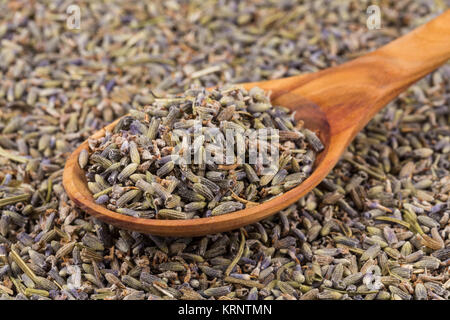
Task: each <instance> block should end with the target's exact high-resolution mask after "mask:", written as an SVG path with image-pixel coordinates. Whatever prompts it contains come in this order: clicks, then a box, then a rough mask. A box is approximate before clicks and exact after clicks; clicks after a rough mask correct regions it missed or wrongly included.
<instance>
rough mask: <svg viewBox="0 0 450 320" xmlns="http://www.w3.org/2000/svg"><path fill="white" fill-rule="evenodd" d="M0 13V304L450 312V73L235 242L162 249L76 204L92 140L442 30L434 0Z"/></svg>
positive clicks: (436, 75)
mask: <svg viewBox="0 0 450 320" xmlns="http://www.w3.org/2000/svg"><path fill="white" fill-rule="evenodd" d="M370 4H372V2H371V1H350V0H348V1H331V0H330V1H322V0H317V1H293V0H292V1H291V0H284V1H268V0H252V1H245V2H243V1H226V2H223V1H216V0H192V1H183V0H180V1H173V0H169V1H161V2H154V1H152V2H147V3H144V2H126V1H119V0H112V1H108V2H107V3H100V2H95V3H93V2H88V1H81V0H80V1H77V5H79V6H80V7H81V13H82V16H81V25H80V30H67V29H66V18H67V15H66V8H67V7H66V6H65V5H61V2H55V1H39V2H33V3H31V4H30V3H29V2H24V1H23V2H22V1H10V2H1V3H0V43H1V45H0V147H1V149H0V166H1V168H2V170H1V171H0V214H1V217H0V297H1V299H250V300H252V299H355V300H356V299H449V292H450V280H449V279H450V275H449V258H450V250H449V247H450V224H449V216H450V204H449V192H450V189H449V188H450V178H449V177H450V171H449V168H450V159H449V154H450V139H449V136H450V134H449V133H450V128H449V122H450V112H449V104H450V65H448V64H447V65H445V66H443V67H442V68H440V69H439V70H437V71H436V72H433V73H432V74H431V75H430V76H428V77H426V78H425V79H423V80H422V81H420V82H419V83H417V84H416V85H414V86H412V87H411V88H410V89H409V90H408V91H407V92H405V93H404V94H402V95H401V96H400V97H399V98H398V99H396V100H395V101H394V102H393V103H392V104H390V105H389V106H387V107H386V108H385V109H384V110H383V111H382V112H380V113H379V114H378V115H377V116H376V117H375V118H374V119H373V120H372V121H371V122H370V123H369V124H368V126H367V127H366V128H365V129H364V130H363V131H362V132H361V133H360V134H359V135H358V136H357V137H356V139H355V141H354V142H353V143H352V144H351V145H350V146H349V148H348V152H347V154H345V155H344V157H343V159H342V160H341V161H340V162H339V163H338V164H337V166H336V167H335V168H334V170H333V171H332V172H331V173H330V174H329V176H328V177H327V179H326V180H325V181H324V182H323V183H322V184H321V185H319V186H318V187H317V188H316V189H314V191H313V192H311V193H310V194H309V195H307V196H306V197H304V198H303V199H301V200H300V201H299V202H298V203H297V204H296V205H294V206H291V207H290V208H288V209H286V210H284V211H283V212H280V213H279V214H277V215H275V216H273V217H271V218H269V219H267V220H264V221H261V222H260V223H256V224H254V225H250V226H247V227H245V228H243V229H242V230H241V231H233V232H226V233H221V234H216V235H210V236H205V237H199V238H160V237H154V236H148V235H144V234H139V233H136V232H128V231H125V230H119V229H117V228H114V227H111V226H109V225H105V224H103V223H101V222H99V221H96V220H95V219H93V218H92V217H90V216H89V215H87V214H85V213H84V212H83V211H82V210H80V209H79V208H76V207H75V206H74V204H73V203H72V202H71V201H70V200H69V199H68V197H67V195H66V193H65V191H64V189H63V187H62V184H61V177H62V169H63V167H64V164H65V159H66V158H67V157H68V155H69V154H70V153H71V152H72V151H73V150H74V149H75V148H76V147H77V146H78V145H79V144H80V143H81V142H83V141H84V140H86V139H87V138H88V137H89V136H90V135H92V134H93V133H94V132H95V131H97V130H99V129H100V128H102V127H103V126H104V125H106V124H107V123H109V122H111V121H112V120H114V119H116V118H118V117H120V116H123V115H124V114H126V113H127V112H129V111H130V110H132V109H136V110H138V111H142V110H143V109H144V107H145V106H146V105H149V104H151V103H153V102H154V99H155V98H154V96H153V95H152V93H151V92H153V93H155V94H156V95H157V96H165V95H167V94H175V93H180V92H184V91H186V90H188V89H189V88H190V87H191V86H192V85H194V86H196V87H210V86H214V85H222V84H224V83H239V82H248V81H258V80H263V79H269V78H280V77H284V76H289V75H295V74H299V73H304V72H313V71H317V70H320V69H323V68H326V67H329V66H333V65H336V64H339V63H342V62H343V61H347V60H350V59H352V58H354V57H357V56H359V55H362V54H364V53H366V52H368V51H371V50H373V49H375V48H376V47H379V46H381V45H383V44H385V43H387V42H388V41H391V40H393V39H394V38H396V37H398V36H400V35H402V34H404V33H405V32H407V31H409V30H411V29H413V28H414V27H416V26H417V25H419V24H422V23H424V22H425V21H426V20H428V19H430V18H432V17H433V16H435V15H436V14H438V13H439V12H441V11H442V10H443V9H445V7H446V6H445V3H444V2H440V1H420V2H418V1H412V0H390V1H384V2H383V3H380V8H381V17H382V26H381V29H379V30H368V29H367V26H366V20H367V15H366V14H365V12H366V9H367V7H368V6H369V5H370Z"/></svg>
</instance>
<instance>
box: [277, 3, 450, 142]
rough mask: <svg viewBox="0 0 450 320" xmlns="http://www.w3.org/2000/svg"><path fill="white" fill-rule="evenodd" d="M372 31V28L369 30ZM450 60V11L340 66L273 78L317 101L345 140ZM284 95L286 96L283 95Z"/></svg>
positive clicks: (280, 86)
mask: <svg viewBox="0 0 450 320" xmlns="http://www.w3.org/2000/svg"><path fill="white" fill-rule="evenodd" d="M368 32H373V31H368ZM448 59H450V10H447V11H445V12H444V13H443V14H441V15H440V16H438V17H437V18H435V19H433V20H431V21H430V22H428V23H427V24H425V25H423V26H421V27H419V28H417V29H415V30H414V31H412V32H410V33H408V34H407V35H405V36H403V37H401V38H398V39H396V40H395V41H393V42H391V43H389V44H387V45H385V46H383V47H381V48H380V49H378V50H376V51H373V52H371V53H368V54H366V55H364V56H362V57H359V58H357V59H355V60H352V61H349V62H347V63H344V64H342V65H339V66H337V67H333V68H329V69H325V70H323V71H320V72H316V73H313V74H309V75H301V76H297V77H291V78H285V79H280V80H278V81H279V83H274V82H276V80H272V82H269V86H272V87H273V88H275V89H277V88H278V87H279V88H281V89H282V90H281V89H280V90H278V92H279V94H280V95H281V96H283V94H284V93H283V91H284V92H289V93H290V94H297V95H299V96H302V97H305V98H306V99H308V100H310V101H312V102H314V103H315V104H316V105H318V106H320V109H321V110H322V111H324V113H325V114H326V115H327V118H328V121H329V122H330V124H331V127H332V128H331V130H332V132H331V133H332V134H341V133H344V132H345V133H346V137H347V138H346V139H345V140H346V143H348V142H349V141H350V140H351V139H352V138H353V136H354V135H355V134H356V133H357V132H359V131H360V130H361V129H362V128H363V127H364V126H365V125H366V124H367V122H369V120H370V119H372V117H373V116H374V115H375V114H376V113H377V112H378V111H379V110H380V109H382V108H383V107H384V106H385V105H386V104H387V103H389V102H390V101H391V100H392V99H394V98H395V97H396V96H397V95H398V94H399V93H400V92H402V91H404V90H406V88H408V87H409V86H410V85H411V84H413V83H414V82H416V81H417V80H419V79H420V78H422V77H424V76H425V75H427V74H428V73H430V72H431V71H433V70H434V69H436V68H438V67H439V66H441V65H442V64H444V63H445V62H446V61H447V60H448ZM281 98H282V97H281Z"/></svg>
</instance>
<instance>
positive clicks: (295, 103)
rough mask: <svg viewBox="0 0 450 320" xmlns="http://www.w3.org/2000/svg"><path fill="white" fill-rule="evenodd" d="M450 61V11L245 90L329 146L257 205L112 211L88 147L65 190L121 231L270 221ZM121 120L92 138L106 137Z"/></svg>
mask: <svg viewBox="0 0 450 320" xmlns="http://www.w3.org/2000/svg"><path fill="white" fill-rule="evenodd" d="M367 32H376V31H367ZM449 58H450V10H447V11H445V12H444V13H443V14H441V15H440V16H439V17H437V18H435V19H434V20H432V21H430V22H428V23H427V24H425V25H423V26H421V27H419V28H417V29H416V30H414V31H412V32H411V33H409V34H407V35H406V36H403V37H401V38H399V39H397V40H395V41H393V42H391V43H389V44H388V45H386V46H384V47H382V48H380V49H378V50H376V51H374V52H372V53H369V54H366V55H364V56H362V57H360V58H357V59H355V60H353V61H350V62H347V63H345V64H342V65H340V66H337V67H333V68H329V69H326V70H323V71H320V72H316V73H312V74H307V75H300V76H295V77H289V78H284V79H279V80H270V81H263V82H256V83H245V84H243V86H244V87H245V88H246V89H250V88H251V87H253V86H259V87H261V88H263V89H265V90H271V91H272V96H271V97H272V102H273V103H274V104H277V105H282V106H285V107H288V108H289V109H291V110H295V111H296V119H303V120H304V122H305V125H306V127H308V128H309V129H311V130H314V131H316V132H319V137H320V139H321V140H322V142H324V144H325V146H326V148H325V149H324V150H323V151H322V152H321V153H320V154H319V155H318V158H317V160H316V164H315V169H314V171H313V173H312V174H311V176H310V177H309V178H308V179H306V180H305V181H304V182H303V183H302V184H301V185H299V186H297V187H296V188H294V189H291V190H289V191H288V192H286V193H284V194H283V195H281V196H279V197H277V198H275V199H274V200H271V201H268V202H265V203H263V204H260V205H257V206H254V207H250V208H247V209H244V210H240V211H236V212H233V213H229V214H225V215H221V216H216V217H209V218H201V219H191V220H158V219H143V218H134V217H130V216H126V215H123V214H119V213H116V212H113V211H110V210H108V209H106V208H105V207H104V206H102V205H98V204H96V203H95V202H94V201H93V198H92V195H91V193H90V191H89V190H88V188H87V181H86V178H85V175H84V172H83V170H82V169H81V168H80V167H79V165H78V155H79V153H80V151H81V150H83V149H87V148H88V143H87V141H85V142H83V143H82V144H81V145H80V146H79V147H78V148H77V149H76V150H75V151H74V152H73V153H72V154H71V156H70V157H69V159H68V160H67V163H66V166H65V169H64V176H63V184H64V187H65V189H66V192H67V194H68V195H69V197H70V198H71V199H72V200H73V201H74V203H75V204H76V205H77V206H79V207H80V208H82V209H83V210H85V211H87V212H88V213H90V214H92V215H94V216H96V217H98V218H99V219H101V220H103V221H105V222H107V223H111V224H113V225H115V226H118V227H120V228H125V229H129V230H135V231H139V232H143V233H150V234H154V235H162V236H200V235H205V234H212V233H217V232H222V231H227V230H232V229H236V228H239V227H242V226H244V225H247V224H251V223H254V222H256V221H259V220H261V219H264V218H267V217H268V216H270V215H272V214H274V213H276V212H278V211H280V210H282V209H284V208H286V207H287V206H290V205H291V204H293V203H294V202H296V201H297V200H299V199H300V198H301V197H303V196H304V195H306V194H307V193H308V192H309V191H311V190H312V189H313V188H314V187H315V186H317V185H318V184H319V183H320V182H321V181H322V179H324V178H325V177H326V175H327V174H328V173H329V172H330V170H331V169H332V168H333V167H334V165H335V164H336V162H337V161H338V160H339V158H340V156H341V155H342V153H343V152H344V150H345V148H346V147H347V146H348V144H349V143H350V142H351V141H352V139H353V137H354V136H355V135H356V134H357V133H358V132H359V131H360V130H361V129H362V128H363V127H364V126H365V125H366V124H367V122H368V121H369V120H370V119H371V118H372V117H373V116H374V115H375V114H376V113H377V112H378V111H379V110H380V109H382V108H383V107H384V106H385V105H386V104H387V103H388V102H389V101H391V100H392V99H393V98H395V97H396V96H397V95H398V94H399V93H401V92H402V91H404V90H405V89H406V88H408V87H409V86H410V85H411V84H412V83H414V82H416V81H417V80H419V79H420V78H422V77H424V76H425V75H427V74H428V73H429V72H431V71H433V70H434V69H436V68H438V67H439V66H440V65H442V64H444V63H445V62H446V61H447V60H448V59H449ZM118 120H119V119H118ZM118 120H116V121H114V122H113V123H111V124H110V125H108V126H106V127H105V128H104V129H102V130H100V131H99V132H97V133H95V134H94V135H93V136H92V138H94V139H96V138H99V137H102V136H103V135H104V134H105V131H106V130H108V131H110V130H112V129H113V128H114V126H115V125H116V123H117V122H118Z"/></svg>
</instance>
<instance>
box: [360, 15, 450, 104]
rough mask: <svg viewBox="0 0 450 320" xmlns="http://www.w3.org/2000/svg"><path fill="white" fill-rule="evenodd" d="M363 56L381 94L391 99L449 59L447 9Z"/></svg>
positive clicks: (449, 18)
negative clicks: (370, 68) (369, 66)
mask: <svg viewBox="0 0 450 320" xmlns="http://www.w3.org/2000/svg"><path fill="white" fill-rule="evenodd" d="M362 59H364V62H366V63H368V64H370V65H372V74H373V76H375V80H376V84H377V87H378V89H379V90H380V93H381V94H382V95H383V96H385V99H388V100H391V99H393V98H394V97H396V96H397V95H398V94H399V93H400V92H402V91H404V90H405V89H406V88H408V87H409V86H410V85H411V84H413V83H414V82H416V81H417V80H419V79H421V78H422V77H424V76H426V75H427V74H428V73H430V72H432V71H433V70H435V69H437V68H438V67H439V66H441V65H442V64H444V63H445V62H446V61H447V60H448V59H450V10H447V11H445V12H444V13H442V14H441V15H440V16H438V17H437V18H435V19H433V20H431V21H430V22H428V23H426V24H424V25H423V26H421V27H419V28H417V29H415V30H414V31H412V32H410V33H408V34H407V35H405V36H403V37H401V38H399V39H397V40H395V41H393V42H391V43H389V44H387V45H385V46H384V47H382V48H380V49H379V50H376V51H374V52H373V53H370V54H368V55H366V56H364V57H362ZM355 61H356V60H355Z"/></svg>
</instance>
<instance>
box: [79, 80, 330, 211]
mask: <svg viewBox="0 0 450 320" xmlns="http://www.w3.org/2000/svg"><path fill="white" fill-rule="evenodd" d="M191 141H192V142H191ZM89 149H90V152H88V151H87V150H83V151H82V152H81V153H80V156H79V164H80V166H81V167H82V168H85V169H86V170H87V173H86V176H87V178H88V188H89V190H90V191H91V192H92V193H93V195H94V199H95V201H96V203H99V204H106V206H107V208H108V209H110V210H114V211H116V212H119V213H122V214H126V215H131V216H134V217H143V218H152V217H154V216H155V211H156V218H158V219H193V218H200V217H208V216H217V215H222V214H226V213H230V212H233V211H237V210H240V209H243V208H244V206H247V207H248V206H253V205H257V204H258V203H259V202H265V201H268V200H271V199H273V198H274V197H277V196H279V195H282V194H283V193H284V192H285V191H287V190H290V189H292V188H294V187H296V186H297V185H299V184H300V183H301V182H302V181H303V180H304V179H305V178H306V177H307V176H308V175H309V173H310V172H311V170H312V167H313V164H314V160H315V157H316V155H315V153H316V152H319V151H321V150H323V145H322V143H321V141H320V140H319V138H318V137H317V136H316V134H315V133H314V132H312V131H310V130H308V129H305V128H303V122H302V121H299V122H298V123H297V124H296V122H295V120H294V113H290V112H289V110H288V109H285V108H282V107H274V106H272V105H271V103H270V97H269V95H267V94H266V93H265V92H264V91H263V90H262V89H260V88H258V87H254V88H252V89H251V90H250V91H249V92H247V90H245V89H244V88H240V87H236V86H231V87H228V88H224V89H214V90H212V91H210V92H208V91H206V90H205V89H196V90H190V91H188V92H186V93H185V95H184V96H182V97H176V98H165V99H157V100H156V101H155V102H154V103H153V104H151V105H149V106H147V107H146V108H145V109H144V110H143V111H133V112H132V114H131V115H130V116H126V117H124V118H122V119H121V120H120V121H119V122H118V124H117V125H116V126H115V128H114V132H107V133H106V135H105V136H104V137H102V138H100V139H97V140H92V139H91V140H90V141H89ZM235 150H236V151H237V152H235ZM264 151H265V152H264ZM281 152H282V154H281V155H280V153H281ZM89 153H90V154H89Z"/></svg>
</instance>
